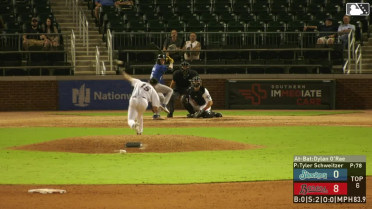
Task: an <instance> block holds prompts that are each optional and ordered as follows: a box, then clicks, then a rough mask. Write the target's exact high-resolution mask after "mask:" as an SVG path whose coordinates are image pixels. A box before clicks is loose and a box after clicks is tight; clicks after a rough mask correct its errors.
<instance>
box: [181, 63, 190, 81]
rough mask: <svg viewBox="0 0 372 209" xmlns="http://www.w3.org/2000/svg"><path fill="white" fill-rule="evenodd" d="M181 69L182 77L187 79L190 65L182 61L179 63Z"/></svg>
mask: <svg viewBox="0 0 372 209" xmlns="http://www.w3.org/2000/svg"><path fill="white" fill-rule="evenodd" d="M181 69H182V73H183V77H184V78H187V76H188V74H189V69H190V63H188V62H186V61H183V62H182V63H181Z"/></svg>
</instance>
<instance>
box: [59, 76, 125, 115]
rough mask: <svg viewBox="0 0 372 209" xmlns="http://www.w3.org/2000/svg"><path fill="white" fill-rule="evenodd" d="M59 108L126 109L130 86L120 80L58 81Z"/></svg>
mask: <svg viewBox="0 0 372 209" xmlns="http://www.w3.org/2000/svg"><path fill="white" fill-rule="evenodd" d="M58 92H59V109H60V110H124V109H128V105H129V99H130V96H131V93H132V86H131V85H130V83H129V82H126V81H120V80H86V81H84V80H80V81H59V82H58Z"/></svg>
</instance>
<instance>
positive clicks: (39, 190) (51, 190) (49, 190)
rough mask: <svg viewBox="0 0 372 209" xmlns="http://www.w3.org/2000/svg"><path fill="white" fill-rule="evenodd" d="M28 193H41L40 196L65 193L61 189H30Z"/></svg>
mask: <svg viewBox="0 0 372 209" xmlns="http://www.w3.org/2000/svg"><path fill="white" fill-rule="evenodd" d="M28 193H41V194H52V193H60V194H63V193H66V190H63V189H30V190H28Z"/></svg>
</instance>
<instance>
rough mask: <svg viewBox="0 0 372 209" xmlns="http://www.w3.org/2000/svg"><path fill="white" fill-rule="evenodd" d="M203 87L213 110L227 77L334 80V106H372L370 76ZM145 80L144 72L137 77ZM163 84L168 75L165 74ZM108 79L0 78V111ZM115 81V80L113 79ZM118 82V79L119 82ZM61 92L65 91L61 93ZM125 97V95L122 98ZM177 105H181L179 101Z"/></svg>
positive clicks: (208, 82)
mask: <svg viewBox="0 0 372 209" xmlns="http://www.w3.org/2000/svg"><path fill="white" fill-rule="evenodd" d="M201 77H202V79H203V84H204V86H205V87H206V88H207V89H208V90H209V92H210V94H211V96H212V98H213V100H214V108H215V109H224V108H225V105H226V104H225V94H226V91H225V90H226V89H225V85H226V82H227V80H229V79H250V80H260V79H262V80H270V79H273V80H288V79H293V80H307V79H334V80H336V104H335V107H336V109H372V75H342V74H341V75H340V74H335V75H322V74H317V75H311V74H309V75H308V74H305V75H293V74H273V75H264V74H258V75H252V74H250V75H201ZM138 78H140V79H147V78H148V76H147V75H142V76H138ZM165 79H166V84H169V83H170V79H171V76H170V75H166V76H165ZM97 80H98V81H105V82H107V81H110V80H112V81H113V82H112V83H115V82H116V83H117V80H121V76H58V77H56V76H42V77H38V76H33V77H31V76H30V77H29V76H25V77H23V76H22V77H0V111H26V110H27V111H28V110H59V109H61V108H60V103H61V101H60V95H59V93H60V91H61V90H60V89H59V88H60V86H59V84H60V83H62V82H66V81H76V82H81V81H97ZM114 80H115V81H114ZM119 83H120V82H119ZM62 93H64V92H62ZM125 98H126V99H127V97H125ZM178 108H180V106H179V104H178Z"/></svg>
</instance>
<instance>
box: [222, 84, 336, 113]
mask: <svg viewBox="0 0 372 209" xmlns="http://www.w3.org/2000/svg"><path fill="white" fill-rule="evenodd" d="M226 88H227V89H226V108H227V109H334V108H335V95H336V92H335V91H336V83H335V80H228V82H227V86H226Z"/></svg>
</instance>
